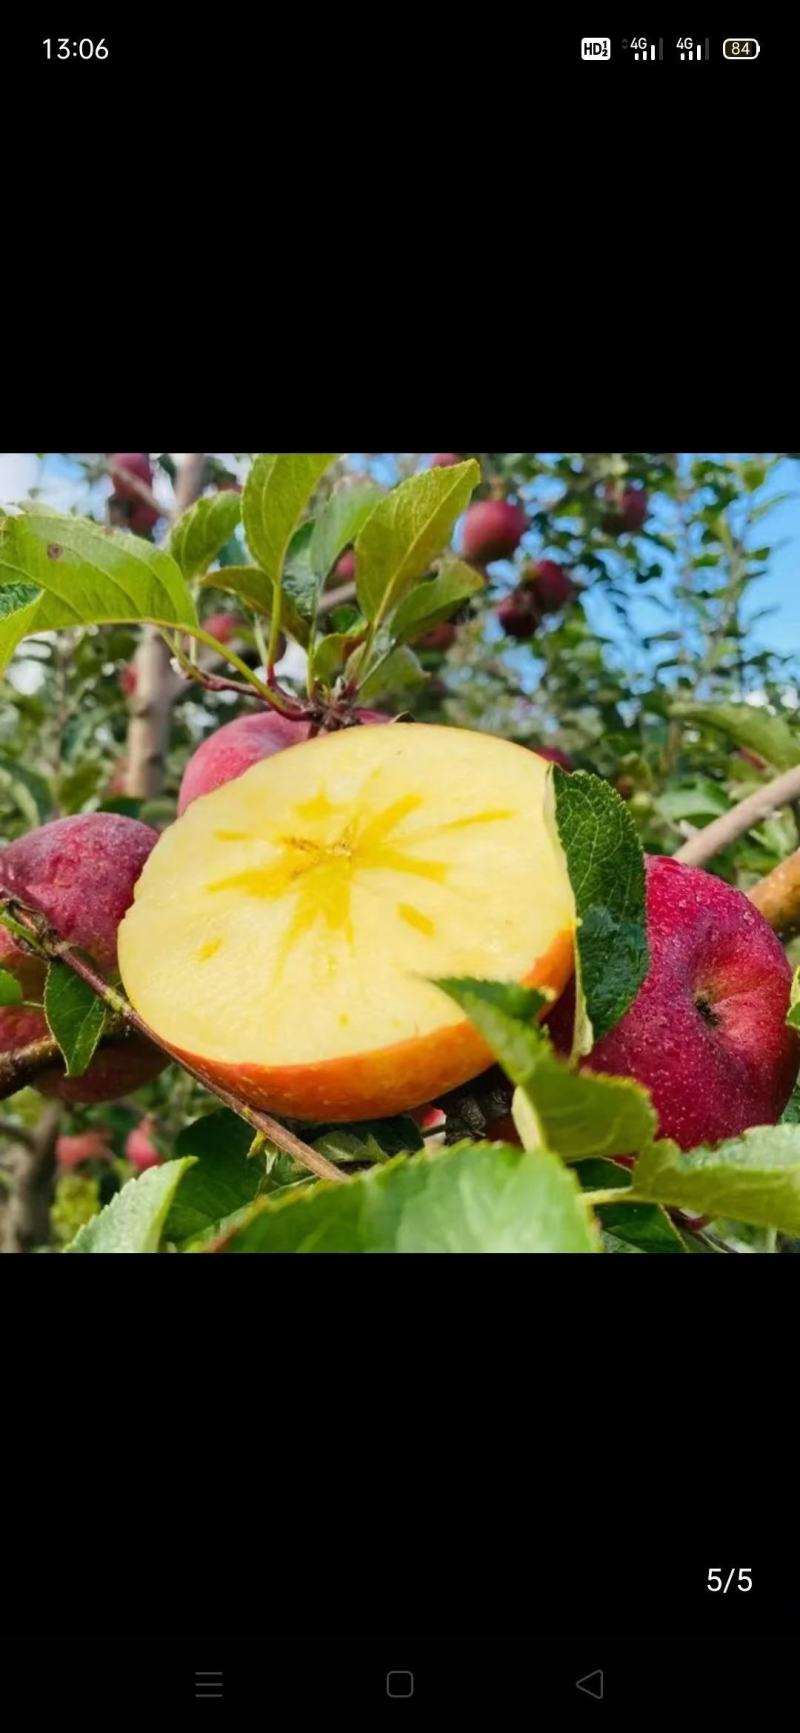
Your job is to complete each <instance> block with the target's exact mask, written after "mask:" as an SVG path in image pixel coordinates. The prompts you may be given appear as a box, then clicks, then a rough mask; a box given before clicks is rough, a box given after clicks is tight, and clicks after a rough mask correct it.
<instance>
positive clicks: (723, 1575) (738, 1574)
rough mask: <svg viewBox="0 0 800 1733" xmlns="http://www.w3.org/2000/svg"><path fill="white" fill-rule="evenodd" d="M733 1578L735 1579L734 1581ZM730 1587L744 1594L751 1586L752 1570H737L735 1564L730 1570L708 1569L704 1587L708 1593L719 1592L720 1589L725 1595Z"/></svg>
mask: <svg viewBox="0 0 800 1733" xmlns="http://www.w3.org/2000/svg"><path fill="white" fill-rule="evenodd" d="M734 1578H735V1579H736V1581H735V1582H734ZM731 1587H734V1588H736V1589H738V1590H739V1593H740V1594H743V1595H746V1594H747V1593H748V1592H749V1590H750V1589H751V1588H752V1587H753V1572H752V1571H751V1570H741V1569H739V1570H737V1568H736V1565H733V1567H732V1568H731V1570H729V1571H727V1572H726V1571H723V1570H711V1571H709V1573H708V1582H707V1583H706V1588H707V1589H708V1592H709V1594H710V1595H715V1594H719V1593H720V1590H721V1591H722V1593H723V1595H726V1594H727V1593H728V1590H729V1589H730V1588H731Z"/></svg>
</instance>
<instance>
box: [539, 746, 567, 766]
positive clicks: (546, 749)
mask: <svg viewBox="0 0 800 1733" xmlns="http://www.w3.org/2000/svg"><path fill="white" fill-rule="evenodd" d="M532 751H533V752H535V753H536V756H537V758H546V759H547V760H548V761H549V763H550V764H560V765H561V769H562V770H574V769H575V766H574V764H573V762H572V759H571V758H569V757H568V756H567V754H566V752H562V751H561V748H560V747H559V746H534V747H532Z"/></svg>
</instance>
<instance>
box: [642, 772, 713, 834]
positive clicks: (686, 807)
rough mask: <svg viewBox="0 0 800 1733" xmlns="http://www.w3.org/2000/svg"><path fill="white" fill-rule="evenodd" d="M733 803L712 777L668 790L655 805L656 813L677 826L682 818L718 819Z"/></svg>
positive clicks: (702, 778)
mask: <svg viewBox="0 0 800 1733" xmlns="http://www.w3.org/2000/svg"><path fill="white" fill-rule="evenodd" d="M730 805H731V802H730V801H729V799H728V797H727V795H726V793H725V790H724V788H721V787H720V785H719V783H718V782H712V781H711V779H710V777H705V776H704V777H698V778H697V780H696V781H695V782H692V783H690V784H688V785H687V786H686V787H684V788H668V789H667V790H666V792H665V793H664V794H662V795H660V797H659V799H658V800H657V801H656V803H655V809H656V812H660V814H661V816H662V818H668V819H670V820H671V822H672V823H673V824H677V823H678V822H679V820H680V819H682V818H718V817H719V816H720V814H721V813H723V812H728V810H729V808H730Z"/></svg>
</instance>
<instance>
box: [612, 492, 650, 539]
mask: <svg viewBox="0 0 800 1733" xmlns="http://www.w3.org/2000/svg"><path fill="white" fill-rule="evenodd" d="M606 499H607V500H608V502H609V506H610V508H611V509H610V510H609V511H607V512H606V514H605V516H604V517H603V518H602V519H601V522H602V526H603V529H604V530H605V532H606V535H609V536H618V535H622V533H623V531H625V530H629V531H636V530H640V529H641V527H642V524H643V523H644V520H645V518H646V517H647V510H648V499H647V494H646V493H645V491H644V488H642V487H614V486H609V487H607V488H606Z"/></svg>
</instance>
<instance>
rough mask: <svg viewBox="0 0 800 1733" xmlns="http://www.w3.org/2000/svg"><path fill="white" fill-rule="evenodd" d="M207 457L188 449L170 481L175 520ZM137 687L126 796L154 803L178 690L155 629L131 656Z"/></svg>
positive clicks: (193, 494) (198, 485)
mask: <svg viewBox="0 0 800 1733" xmlns="http://www.w3.org/2000/svg"><path fill="white" fill-rule="evenodd" d="M205 466H206V457H205V452H203V451H192V452H189V453H188V454H187V456H186V457H185V458H184V460H183V463H182V464H181V467H180V469H179V471H178V475H177V477H176V481H175V510H174V514H173V515H174V516H175V517H179V516H180V514H181V512H183V511H186V509H187V507H188V506H190V505H192V504H193V503H194V501H195V500H196V499H198V498H199V496H200V494H201V493H202V491H203V476H204V474H205ZM133 666H134V671H135V674H136V689H135V692H134V695H133V700H132V703H131V721H130V727H129V729H128V751H127V758H128V770H127V775H126V779H125V792H126V793H127V794H128V795H130V796H131V797H132V798H133V799H134V800H153V799H154V798H155V797H156V796H157V795H159V794H160V793H161V790H162V788H163V785H164V769H165V766H166V760H167V750H168V748H169V733H170V723H171V719H172V705H173V702H174V699H175V696H176V692H177V691H180V690H181V687H180V683H176V681H175V680H174V678H173V675H172V669H171V668H170V653H169V650H168V648H167V645H166V644H165V643H164V640H163V638H162V637H161V635H160V633H159V631H158V629H157V628H156V627H155V626H145V628H144V631H143V633H142V641H141V643H140V645H139V648H138V650H137V652H136V656H135V658H134V664H133Z"/></svg>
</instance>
